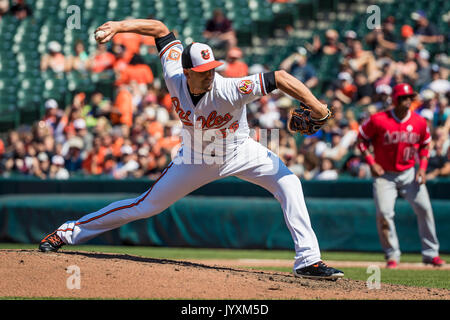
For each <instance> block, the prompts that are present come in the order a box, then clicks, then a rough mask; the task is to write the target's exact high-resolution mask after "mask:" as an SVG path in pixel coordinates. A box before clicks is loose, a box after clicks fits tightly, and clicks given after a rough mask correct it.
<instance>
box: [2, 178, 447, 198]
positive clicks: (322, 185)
mask: <svg viewBox="0 0 450 320" xmlns="http://www.w3.org/2000/svg"><path fill="white" fill-rule="evenodd" d="M153 183H154V181H153V180H148V179H125V180H116V179H111V178H105V177H103V178H100V177H86V178H72V179H69V180H40V179H36V178H30V177H17V178H0V195H6V194H16V195H17V194H46V193H83V194H85V193H103V194H111V193H124V192H127V193H143V192H145V191H146V190H148V189H149V188H150V186H151V185H152V184H153ZM302 186H303V192H304V194H305V196H306V197H315V198H318V197H321V198H372V180H370V179H369V180H362V179H354V178H342V179H339V180H335V181H317V180H308V181H302ZM427 188H428V192H429V194H430V197H431V198H432V199H447V200H450V179H435V180H430V181H428V182H427ZM191 195H194V196H220V197H237V196H240V197H268V198H271V197H272V195H271V194H270V193H269V192H268V191H266V190H265V189H263V188H261V187H259V186H256V185H254V184H251V183H249V182H246V181H243V180H240V179H238V178H235V177H228V178H224V179H221V180H217V181H214V182H212V183H209V184H208V185H205V186H203V187H201V188H199V189H197V190H195V191H194V192H192V194H191Z"/></svg>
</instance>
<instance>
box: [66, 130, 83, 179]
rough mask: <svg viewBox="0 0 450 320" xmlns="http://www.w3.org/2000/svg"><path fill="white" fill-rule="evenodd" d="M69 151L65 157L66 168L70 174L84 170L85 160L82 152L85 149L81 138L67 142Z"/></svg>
mask: <svg viewBox="0 0 450 320" xmlns="http://www.w3.org/2000/svg"><path fill="white" fill-rule="evenodd" d="M67 146H68V149H69V151H68V152H67V155H66V157H65V168H66V169H67V170H68V171H69V173H74V172H78V171H80V170H81V169H82V165H83V159H82V157H81V152H82V150H83V149H84V144H83V140H82V139H81V138H79V137H74V138H71V139H70V140H68V141H67Z"/></svg>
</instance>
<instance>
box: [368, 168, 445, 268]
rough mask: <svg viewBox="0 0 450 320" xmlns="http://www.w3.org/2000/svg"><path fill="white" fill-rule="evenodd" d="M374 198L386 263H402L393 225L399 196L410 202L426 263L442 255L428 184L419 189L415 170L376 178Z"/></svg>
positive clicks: (388, 173) (420, 186) (389, 173)
mask: <svg viewBox="0 0 450 320" xmlns="http://www.w3.org/2000/svg"><path fill="white" fill-rule="evenodd" d="M373 195H374V199H375V206H376V210H377V215H376V221H377V229H378V235H379V237H380V243H381V246H382V248H383V250H384V253H385V257H386V259H387V260H395V261H397V262H398V261H400V255H401V252H400V245H399V241H398V237H397V232H396V230H395V224H394V215H395V212H394V206H395V200H396V199H397V197H398V196H399V195H400V196H402V197H403V198H405V199H406V200H407V201H408V202H409V204H410V205H411V206H412V208H413V210H414V213H415V214H416V215H417V223H418V227H419V236H420V239H421V244H422V257H423V260H424V261H430V260H431V259H432V258H434V257H436V256H438V255H439V242H438V239H437V236H436V227H435V223H434V217H433V209H432V207H431V202H430V197H429V195H428V190H427V187H426V186H425V184H421V185H420V184H419V183H417V182H416V181H415V169H414V168H411V169H408V170H405V171H403V172H399V173H394V172H386V173H385V174H384V175H383V176H381V177H377V178H375V180H374V182H373Z"/></svg>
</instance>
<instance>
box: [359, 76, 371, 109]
mask: <svg viewBox="0 0 450 320" xmlns="http://www.w3.org/2000/svg"><path fill="white" fill-rule="evenodd" d="M355 85H356V93H355V96H354V100H355V102H356V104H357V105H360V106H363V105H368V104H370V103H372V97H373V95H374V90H373V86H372V85H371V84H370V83H369V82H368V80H367V77H366V75H365V74H364V73H362V72H358V73H357V74H356V75H355Z"/></svg>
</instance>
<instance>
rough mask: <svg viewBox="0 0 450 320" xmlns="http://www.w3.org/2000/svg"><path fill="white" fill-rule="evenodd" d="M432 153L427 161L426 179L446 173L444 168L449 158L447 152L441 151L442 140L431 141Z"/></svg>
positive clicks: (449, 160)
mask: <svg viewBox="0 0 450 320" xmlns="http://www.w3.org/2000/svg"><path fill="white" fill-rule="evenodd" d="M432 145H433V146H432V153H431V157H430V159H429V161H428V167H427V172H426V173H427V180H431V179H435V178H437V177H439V176H445V175H446V170H448V168H446V167H447V166H448V165H449V162H450V159H449V157H448V154H446V153H444V152H443V143H442V141H433V142H432Z"/></svg>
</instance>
